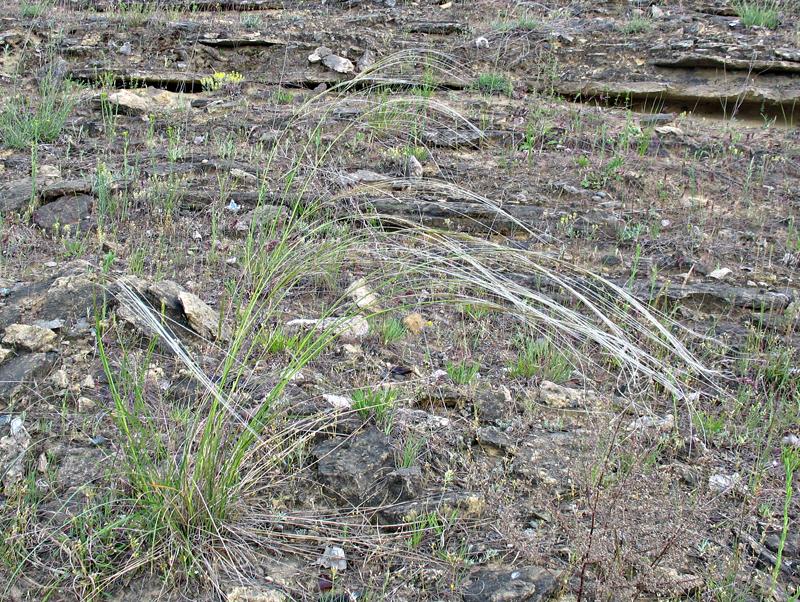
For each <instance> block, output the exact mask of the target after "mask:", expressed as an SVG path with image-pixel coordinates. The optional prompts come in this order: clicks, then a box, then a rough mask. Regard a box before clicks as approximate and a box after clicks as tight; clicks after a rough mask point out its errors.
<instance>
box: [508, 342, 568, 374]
mask: <svg viewBox="0 0 800 602" xmlns="http://www.w3.org/2000/svg"><path fill="white" fill-rule="evenodd" d="M516 350H517V357H516V359H515V360H514V361H513V362H512V363H511V365H510V366H509V367H508V373H509V374H510V375H511V376H513V377H516V378H533V377H534V376H538V377H540V378H542V379H544V380H549V381H553V382H556V383H562V382H565V381H567V380H569V377H570V375H571V374H572V364H571V363H570V361H569V358H568V357H567V356H566V355H564V354H563V353H562V352H561V351H559V350H558V349H556V348H555V346H554V345H553V344H552V343H551V342H550V341H549V340H548V339H546V338H519V339H518V340H517V343H516Z"/></svg>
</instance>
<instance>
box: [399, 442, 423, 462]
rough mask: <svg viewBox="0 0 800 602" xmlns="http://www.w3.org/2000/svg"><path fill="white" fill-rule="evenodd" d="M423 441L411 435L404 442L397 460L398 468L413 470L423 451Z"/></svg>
mask: <svg viewBox="0 0 800 602" xmlns="http://www.w3.org/2000/svg"><path fill="white" fill-rule="evenodd" d="M422 444H423V441H422V439H419V438H417V437H414V436H411V435H409V436H408V437H406V440H405V441H404V442H403V449H402V450H400V455H399V456H398V458H397V467H398V468H411V467H412V466H414V465H416V463H417V462H418V461H419V454H420V452H421V451H422Z"/></svg>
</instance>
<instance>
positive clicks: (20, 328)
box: [3, 324, 57, 351]
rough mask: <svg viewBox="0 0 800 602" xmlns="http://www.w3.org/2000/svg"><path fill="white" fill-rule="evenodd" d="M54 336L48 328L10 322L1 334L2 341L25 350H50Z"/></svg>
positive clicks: (54, 339)
mask: <svg viewBox="0 0 800 602" xmlns="http://www.w3.org/2000/svg"><path fill="white" fill-rule="evenodd" d="M56 338H57V337H56V333H55V332H53V331H52V330H50V329H49V328H42V327H40V326H32V325H29V324H11V325H10V326H8V327H7V328H6V331H5V334H4V335H3V343H5V344H6V345H12V346H14V347H17V348H19V349H25V350H27V351H50V350H51V349H52V348H53V343H55V341H56Z"/></svg>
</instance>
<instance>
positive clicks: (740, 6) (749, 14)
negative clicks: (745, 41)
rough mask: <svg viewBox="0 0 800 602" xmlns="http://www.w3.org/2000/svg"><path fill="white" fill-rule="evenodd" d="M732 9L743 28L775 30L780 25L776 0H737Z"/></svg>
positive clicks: (778, 7)
mask: <svg viewBox="0 0 800 602" xmlns="http://www.w3.org/2000/svg"><path fill="white" fill-rule="evenodd" d="M734 7H735V9H736V12H737V14H738V15H739V18H740V19H741V21H742V25H744V26H745V27H766V28H767V29H776V28H777V27H778V25H780V22H781V19H780V4H779V2H778V0H739V1H738V2H736V3H735V4H734Z"/></svg>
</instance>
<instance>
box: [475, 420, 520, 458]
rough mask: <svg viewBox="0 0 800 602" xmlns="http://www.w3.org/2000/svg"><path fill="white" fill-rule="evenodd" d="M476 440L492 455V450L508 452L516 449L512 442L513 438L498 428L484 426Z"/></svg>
mask: <svg viewBox="0 0 800 602" xmlns="http://www.w3.org/2000/svg"><path fill="white" fill-rule="evenodd" d="M476 439H477V440H478V443H480V444H481V446H482V447H484V448H488V451H490V453H491V451H492V450H500V451H503V452H507V451H510V450H511V449H512V448H513V447H514V442H513V441H512V440H511V437H509V436H508V434H507V433H505V432H504V431H502V430H500V429H499V428H497V427H496V426H484V427H481V428H479V429H478V432H477V435H476Z"/></svg>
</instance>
